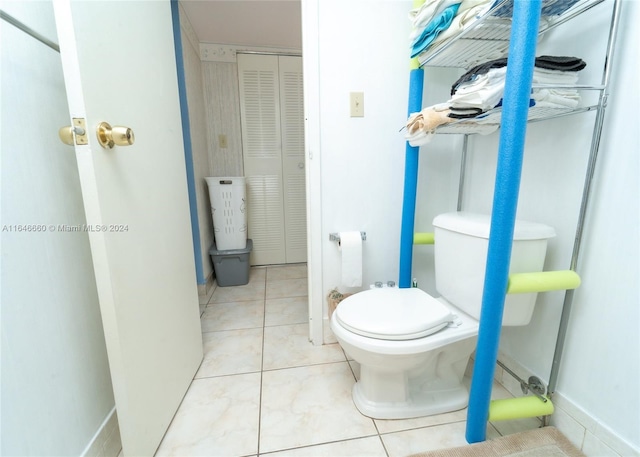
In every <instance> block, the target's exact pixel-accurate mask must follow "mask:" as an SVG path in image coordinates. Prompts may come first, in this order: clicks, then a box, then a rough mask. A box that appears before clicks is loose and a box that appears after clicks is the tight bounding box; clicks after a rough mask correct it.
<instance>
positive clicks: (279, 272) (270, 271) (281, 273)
mask: <svg viewBox="0 0 640 457" xmlns="http://www.w3.org/2000/svg"><path fill="white" fill-rule="evenodd" d="M306 277H307V264H306V263H301V264H294V265H279V266H274V267H269V268H267V282H268V281H279V280H282V279H298V278H306Z"/></svg>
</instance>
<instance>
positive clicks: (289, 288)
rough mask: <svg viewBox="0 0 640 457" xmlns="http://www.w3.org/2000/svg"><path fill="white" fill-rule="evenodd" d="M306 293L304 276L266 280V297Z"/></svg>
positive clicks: (294, 295) (306, 287)
mask: <svg viewBox="0 0 640 457" xmlns="http://www.w3.org/2000/svg"><path fill="white" fill-rule="evenodd" d="M306 295H308V284H307V279H306V278H298V279H282V280H279V281H267V298H284V297H302V296H306ZM214 297H215V294H214Z"/></svg>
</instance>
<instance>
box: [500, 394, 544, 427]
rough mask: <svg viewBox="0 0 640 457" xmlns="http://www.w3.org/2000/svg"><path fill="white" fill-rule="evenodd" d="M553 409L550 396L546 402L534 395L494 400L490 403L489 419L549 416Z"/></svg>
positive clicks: (502, 419)
mask: <svg viewBox="0 0 640 457" xmlns="http://www.w3.org/2000/svg"><path fill="white" fill-rule="evenodd" d="M553 410H554V408H553V403H551V400H549V399H548V398H547V401H546V402H544V401H542V400H541V399H539V398H538V397H534V396H530V397H519V398H506V399H503V400H492V401H491V403H490V404H489V421H490V422H493V421H504V420H511V419H525V418H527V417H539V416H549V415H551V414H553Z"/></svg>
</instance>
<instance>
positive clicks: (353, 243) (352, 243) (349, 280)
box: [338, 232, 362, 287]
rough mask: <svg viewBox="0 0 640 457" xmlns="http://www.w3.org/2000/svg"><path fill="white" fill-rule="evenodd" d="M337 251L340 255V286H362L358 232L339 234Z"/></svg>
mask: <svg viewBox="0 0 640 457" xmlns="http://www.w3.org/2000/svg"><path fill="white" fill-rule="evenodd" d="M338 250H339V251H340V252H341V254H342V285H343V286H346V287H360V286H362V235H361V234H360V232H340V244H339V247H338Z"/></svg>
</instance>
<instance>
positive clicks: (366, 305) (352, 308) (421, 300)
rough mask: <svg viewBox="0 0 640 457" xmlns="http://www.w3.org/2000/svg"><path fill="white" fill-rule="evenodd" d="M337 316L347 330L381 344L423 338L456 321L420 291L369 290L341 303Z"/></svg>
mask: <svg viewBox="0 0 640 457" xmlns="http://www.w3.org/2000/svg"><path fill="white" fill-rule="evenodd" d="M335 314H336V320H337V321H338V322H339V323H340V325H342V326H343V327H344V328H346V329H347V330H349V331H351V332H353V333H356V334H358V335H362V336H366V337H369V338H376V339H380V340H411V339H415V338H422V337H425V336H427V335H431V334H432V333H435V332H437V331H439V330H440V329H442V328H444V327H446V326H447V324H449V322H452V321H453V314H452V313H451V311H450V310H449V309H448V308H447V307H446V306H445V305H443V304H442V303H440V302H439V301H438V300H436V299H435V298H433V297H432V296H430V295H429V294H427V293H426V292H424V291H422V290H420V289H417V288H410V289H398V288H383V289H371V290H366V291H364V292H360V293H357V294H354V295H351V296H350V297H347V298H345V299H344V300H343V301H341V302H340V304H339V305H338V307H337V308H336V310H335Z"/></svg>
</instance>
